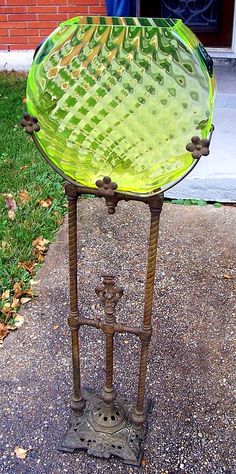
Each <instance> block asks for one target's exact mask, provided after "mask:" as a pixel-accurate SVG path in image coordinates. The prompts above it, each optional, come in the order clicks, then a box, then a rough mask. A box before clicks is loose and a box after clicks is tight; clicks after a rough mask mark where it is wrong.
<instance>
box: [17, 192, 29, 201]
mask: <svg viewBox="0 0 236 474" xmlns="http://www.w3.org/2000/svg"><path fill="white" fill-rule="evenodd" d="M18 196H19V200H20V202H21V203H22V204H26V203H27V202H28V201H30V199H31V197H30V195H29V193H28V191H25V190H23V191H20V192H19V193H18Z"/></svg>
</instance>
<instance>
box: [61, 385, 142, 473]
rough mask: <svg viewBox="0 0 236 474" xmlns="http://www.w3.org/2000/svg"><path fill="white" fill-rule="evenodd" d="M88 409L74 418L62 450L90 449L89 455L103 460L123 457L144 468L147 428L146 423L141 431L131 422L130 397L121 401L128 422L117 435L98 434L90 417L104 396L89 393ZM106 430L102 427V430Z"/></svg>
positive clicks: (73, 416)
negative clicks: (143, 442) (111, 457)
mask: <svg viewBox="0 0 236 474" xmlns="http://www.w3.org/2000/svg"><path fill="white" fill-rule="evenodd" d="M83 396H84V397H85V399H86V407H85V409H84V413H83V415H82V416H76V415H72V418H71V424H70V428H69V430H68V431H67V432H66V433H65V435H64V436H63V439H62V441H61V444H60V446H59V447H58V449H59V450H60V451H64V452H70V453H73V452H74V451H75V450H76V449H84V450H87V452H88V454H91V455H93V456H96V457H99V458H106V459H109V458H110V456H111V455H113V456H117V457H119V458H121V459H122V460H123V461H124V463H125V464H130V465H133V466H140V464H141V460H142V457H143V450H142V449H141V443H142V441H143V440H144V439H145V436H146V432H147V427H146V426H145V425H146V424H145V423H144V426H142V428H141V429H135V428H134V427H133V426H132V424H131V421H130V413H131V409H132V408H133V404H132V403H131V402H129V401H128V400H127V399H126V398H119V403H120V404H121V405H122V407H123V409H124V412H125V423H124V424H123V425H122V428H121V429H120V430H119V431H116V432H115V433H106V432H101V431H97V430H96V431H95V430H94V428H93V427H92V425H91V423H90V419H91V417H90V414H91V413H92V411H93V410H94V407H96V406H97V405H98V403H99V402H100V403H102V400H101V397H100V396H99V395H98V394H96V393H93V392H88V391H87V392H85V393H83ZM150 408H151V403H150V401H147V403H146V406H145V411H146V413H147V412H148V411H149V410H150ZM101 430H102V427H101Z"/></svg>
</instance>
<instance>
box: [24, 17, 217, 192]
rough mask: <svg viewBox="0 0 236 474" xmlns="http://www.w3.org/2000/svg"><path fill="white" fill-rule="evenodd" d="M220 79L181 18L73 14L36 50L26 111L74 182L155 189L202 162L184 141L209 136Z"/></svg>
mask: <svg viewBox="0 0 236 474" xmlns="http://www.w3.org/2000/svg"><path fill="white" fill-rule="evenodd" d="M214 85H215V80H214V76H213V74H212V65H211V62H210V61H209V57H208V55H207V53H206V51H205V50H204V48H203V46H202V45H201V43H199V41H198V39H197V38H196V36H195V35H194V34H193V33H192V32H191V31H190V30H189V29H188V28H187V27H186V26H185V25H184V24H183V23H182V21H181V20H170V19H145V18H139V19H138V18H117V17H114V18H111V17H77V18H73V19H72V20H68V21H66V22H64V23H62V24H61V25H60V26H59V27H58V28H57V29H56V30H55V31H53V32H52V34H51V35H50V36H49V37H48V38H47V39H46V41H45V42H44V43H43V45H42V46H41V47H40V49H39V51H38V53H37V54H36V56H35V59H34V61H33V64H32V66H31V69H30V73H29V77H28V83H27V109H28V112H29V114H30V115H33V116H35V117H37V118H38V120H39V125H40V131H39V132H37V133H36V134H35V141H36V144H37V145H38V147H39V149H40V150H41V151H42V153H43V154H44V156H46V157H47V159H48V160H49V162H50V163H51V164H52V166H53V167H54V168H55V169H56V170H57V171H58V172H59V173H60V174H62V175H63V176H64V177H66V179H67V180H68V181H71V182H74V183H76V184H80V185H84V186H89V187H92V188H96V185H95V182H96V180H98V179H102V178H103V177H104V176H110V177H111V179H112V181H114V182H116V183H117V184H118V191H119V192H126V193H127V192H128V193H135V194H141V195H150V194H153V193H158V192H161V191H163V190H165V189H167V188H169V187H170V186H173V184H175V183H176V182H178V181H179V180H180V179H182V178H183V176H185V174H186V173H188V172H189V171H190V170H191V169H192V168H193V167H194V165H195V164H196V160H194V159H193V158H192V155H191V153H189V152H187V151H186V145H187V143H189V142H190V141H191V138H192V137H193V136H195V135H198V136H200V137H201V138H206V137H207V136H208V134H209V131H210V128H211V124H212V109H213V98H214Z"/></svg>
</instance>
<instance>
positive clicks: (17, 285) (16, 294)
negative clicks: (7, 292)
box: [13, 281, 23, 298]
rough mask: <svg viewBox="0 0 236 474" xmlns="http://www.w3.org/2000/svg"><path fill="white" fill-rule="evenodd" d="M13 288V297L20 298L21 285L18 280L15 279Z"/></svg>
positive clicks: (21, 292)
mask: <svg viewBox="0 0 236 474" xmlns="http://www.w3.org/2000/svg"><path fill="white" fill-rule="evenodd" d="M13 290H14V297H15V298H20V297H21V295H22V294H23V291H22V286H21V282H20V281H16V282H15V283H14V286H13Z"/></svg>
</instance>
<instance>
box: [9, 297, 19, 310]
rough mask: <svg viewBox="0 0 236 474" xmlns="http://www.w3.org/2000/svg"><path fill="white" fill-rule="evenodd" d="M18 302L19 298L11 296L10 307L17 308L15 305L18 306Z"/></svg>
mask: <svg viewBox="0 0 236 474" xmlns="http://www.w3.org/2000/svg"><path fill="white" fill-rule="evenodd" d="M19 304H20V303H19V298H15V297H14V296H13V300H12V303H11V308H13V309H14V308H17V307H18V306H19Z"/></svg>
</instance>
